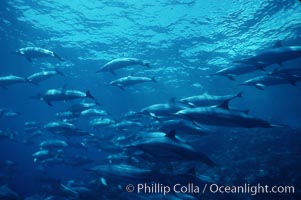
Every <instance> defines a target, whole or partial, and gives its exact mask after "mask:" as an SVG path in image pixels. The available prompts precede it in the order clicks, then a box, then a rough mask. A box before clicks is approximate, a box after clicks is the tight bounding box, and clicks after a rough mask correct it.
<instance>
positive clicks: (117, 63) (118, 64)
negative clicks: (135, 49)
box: [96, 58, 150, 75]
mask: <svg viewBox="0 0 301 200" xmlns="http://www.w3.org/2000/svg"><path fill="white" fill-rule="evenodd" d="M133 65H141V66H146V67H147V68H150V65H149V63H147V62H143V61H142V60H139V59H137V58H117V59H114V60H112V61H110V62H108V63H106V64H105V65H103V66H102V67H101V68H100V69H99V70H98V71H97V72H96V73H100V72H111V73H112V74H114V75H116V73H115V70H117V69H121V68H126V67H128V66H133Z"/></svg>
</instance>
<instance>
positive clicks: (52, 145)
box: [39, 140, 68, 150]
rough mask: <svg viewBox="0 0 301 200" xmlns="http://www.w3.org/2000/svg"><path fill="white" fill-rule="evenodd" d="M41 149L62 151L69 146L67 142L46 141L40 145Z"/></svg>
mask: <svg viewBox="0 0 301 200" xmlns="http://www.w3.org/2000/svg"><path fill="white" fill-rule="evenodd" d="M39 146H40V149H41V150H43V149H47V150H51V149H62V148H65V147H67V146H68V144H67V142H65V141H64V140H45V141H43V142H41V143H40V144H39Z"/></svg>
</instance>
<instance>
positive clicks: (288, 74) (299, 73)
mask: <svg viewBox="0 0 301 200" xmlns="http://www.w3.org/2000/svg"><path fill="white" fill-rule="evenodd" d="M269 75H273V76H279V77H284V78H288V79H291V80H292V79H298V78H300V77H301V68H300V67H299V68H287V69H280V70H278V69H275V70H274V71H273V72H271V73H269Z"/></svg>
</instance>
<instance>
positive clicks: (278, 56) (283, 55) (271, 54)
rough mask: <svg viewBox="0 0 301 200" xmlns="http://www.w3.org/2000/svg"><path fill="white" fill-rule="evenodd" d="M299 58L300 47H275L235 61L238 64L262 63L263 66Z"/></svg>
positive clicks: (300, 55)
mask: <svg viewBox="0 0 301 200" xmlns="http://www.w3.org/2000/svg"><path fill="white" fill-rule="evenodd" d="M300 57H301V46H285V47H282V46H280V47H276V48H272V49H269V50H266V51H263V52H261V53H259V54H257V55H255V56H253V57H250V58H247V59H244V60H240V61H236V62H238V63H246V64H248V63H249V64H250V63H251V64H254V63H263V64H265V65H272V64H279V65H282V63H283V62H285V61H289V60H293V59H297V58H300Z"/></svg>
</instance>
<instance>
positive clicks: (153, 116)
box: [148, 112, 160, 121]
mask: <svg viewBox="0 0 301 200" xmlns="http://www.w3.org/2000/svg"><path fill="white" fill-rule="evenodd" d="M148 114H149V115H150V116H151V117H152V118H154V119H156V120H158V121H160V118H159V117H158V116H157V115H156V114H155V113H152V112H150V113H148Z"/></svg>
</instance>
